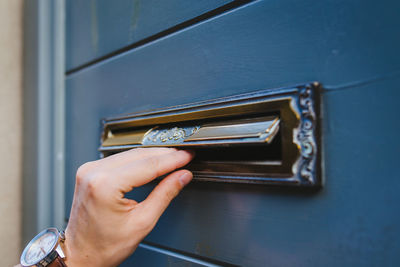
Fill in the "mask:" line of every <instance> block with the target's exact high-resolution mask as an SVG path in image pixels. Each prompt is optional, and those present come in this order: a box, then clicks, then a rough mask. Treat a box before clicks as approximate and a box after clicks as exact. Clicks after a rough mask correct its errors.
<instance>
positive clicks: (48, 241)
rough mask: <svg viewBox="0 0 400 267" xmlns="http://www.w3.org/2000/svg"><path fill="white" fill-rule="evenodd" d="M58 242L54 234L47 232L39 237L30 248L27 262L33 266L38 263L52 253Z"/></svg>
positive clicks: (26, 257)
mask: <svg viewBox="0 0 400 267" xmlns="http://www.w3.org/2000/svg"><path fill="white" fill-rule="evenodd" d="M57 240H58V236H57V234H56V233H54V232H45V233H44V234H43V235H41V236H39V237H38V238H37V239H36V240H35V241H33V243H32V244H31V246H30V247H29V248H28V250H27V252H26V254H25V262H26V263H27V264H31V265H33V264H36V263H38V262H39V261H40V260H42V259H43V258H44V257H45V256H47V254H49V253H50V252H51V250H52V249H53V247H54V246H55V244H56V243H57Z"/></svg>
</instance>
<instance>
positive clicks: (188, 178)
mask: <svg viewBox="0 0 400 267" xmlns="http://www.w3.org/2000/svg"><path fill="white" fill-rule="evenodd" d="M192 178H193V175H192V174H191V173H190V172H189V173H188V172H185V173H184V174H183V175H182V176H181V177H179V182H180V183H181V185H182V186H185V185H187V184H188V183H189V182H190V181H191V180H192Z"/></svg>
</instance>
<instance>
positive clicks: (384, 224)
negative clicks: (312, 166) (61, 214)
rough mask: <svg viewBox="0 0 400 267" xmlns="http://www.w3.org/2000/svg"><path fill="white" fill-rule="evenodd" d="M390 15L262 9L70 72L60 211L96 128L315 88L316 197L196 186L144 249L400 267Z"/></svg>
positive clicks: (247, 261)
mask: <svg viewBox="0 0 400 267" xmlns="http://www.w3.org/2000/svg"><path fill="white" fill-rule="evenodd" d="M399 5H400V4H399V3H398V2H395V1H387V2H386V3H385V5H383V4H379V3H378V2H376V1H361V0H360V1H333V0H332V1H328V0H327V1H309V2H307V3H304V2H298V1H294V0H293V1H291V0H285V1H278V2H276V1H259V2H256V3H254V4H250V5H248V6H246V7H243V8H240V9H237V10H235V11H233V12H230V13H228V14H226V15H223V16H220V17H217V18H215V19H213V20H210V21H207V22H204V23H202V24H199V25H197V26H195V27H192V28H191V29H189V30H187V31H182V32H179V33H177V34H174V35H172V36H169V37H168V38H164V39H162V40H159V41H157V42H153V43H152V44H149V45H145V46H143V47H139V48H136V49H133V50H132V51H129V52H127V53H124V54H121V55H119V56H116V57H115V58H112V59H110V60H106V61H103V62H101V63H99V64H96V65H94V66H91V67H89V68H86V69H84V70H81V71H79V72H76V73H74V74H72V75H69V77H68V78H67V105H68V110H67V142H68V143H67V148H66V149H67V177H70V178H69V180H67V182H68V185H67V188H66V189H67V196H68V205H70V204H71V197H72V192H73V183H74V173H75V170H76V168H77V167H78V166H79V165H80V164H82V163H84V162H86V161H88V160H93V159H96V158H97V157H98V152H97V148H98V146H99V137H100V136H99V135H100V131H101V129H100V119H101V118H103V117H109V116H115V115H120V114H123V113H129V112H136V111H144V110H148V109H153V108H160V107H166V106H171V105H176V104H185V103H190V102H195V101H198V100H207V99H211V98H216V97H221V96H228V95H233V94H237V93H242V92H250V91H255V90H258V89H267V88H275V87H282V86H290V85H293V84H297V83H303V82H305V81H310V80H318V81H320V82H322V83H323V84H324V85H325V87H326V88H327V90H326V91H325V92H324V93H323V101H324V121H323V147H324V154H325V160H324V163H325V178H326V184H325V187H324V188H323V190H321V191H319V192H317V193H310V192H303V191H296V190H289V189H279V188H269V187H257V186H249V185H247V186H245V185H223V184H213V183H210V184H192V185H190V186H189V187H188V188H186V190H185V191H184V192H183V193H182V194H181V195H180V196H179V197H178V198H177V199H176V200H175V201H174V202H173V204H172V205H171V207H169V208H168V210H167V212H166V213H165V214H164V215H163V216H162V217H161V220H160V223H159V224H158V225H157V227H156V228H155V229H154V231H153V232H152V233H151V234H150V235H149V236H148V238H147V239H146V240H147V241H150V242H154V243H157V244H161V245H163V246H166V247H170V248H173V249H177V250H180V251H187V252H188V253H192V254H195V255H200V256H204V257H207V258H214V259H217V260H220V261H223V262H227V263H234V264H239V265H244V266H265V265H269V266H321V265H325V266H396V265H399V263H400V257H399V255H398V253H397V252H398V251H399V249H400V238H399V236H400V227H399V225H400V216H399V214H398V212H397V211H398V208H397V203H399V201H400V195H399V194H398V193H397V191H398V188H399V187H400V184H399V180H398V176H399V175H398V171H397V168H396V166H397V165H396V162H395V160H396V157H397V154H398V151H399V149H400V140H399V139H398V137H397V135H398V132H399V130H400V125H399V124H400V123H399V120H398V118H397V117H398V116H397V114H398V108H397V100H398V99H399V97H400V93H399V91H398V90H397V87H398V84H399V82H400V60H399V59H400V55H399V52H398V49H397V48H398V47H400V46H399V44H400V34H399V31H400V27H399V23H398V19H397V15H396V11H397V10H399ZM372 18H373V19H372ZM152 186H153V185H149V186H146V187H144V188H142V189H137V190H135V192H133V193H132V194H131V195H130V196H131V197H134V198H135V199H136V200H140V199H143V198H144V197H145V196H146V194H147V193H148V192H149V191H150V190H151V188H152ZM166 264H167V263H165V265H166Z"/></svg>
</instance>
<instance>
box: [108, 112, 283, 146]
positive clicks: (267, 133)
mask: <svg viewBox="0 0 400 267" xmlns="http://www.w3.org/2000/svg"><path fill="white" fill-rule="evenodd" d="M278 130H279V119H278V117H277V116H269V117H262V118H257V119H255V120H249V119H244V120H236V121H227V122H220V123H208V124H207V123H206V124H203V125H195V126H182V127H176V126H170V127H162V126H156V127H153V128H148V129H142V130H132V131H123V132H118V131H117V132H115V133H114V132H113V131H112V130H109V131H108V133H107V135H106V136H105V137H104V140H103V144H102V148H101V150H107V147H111V148H112V147H113V146H123V145H132V146H135V145H136V146H142V147H153V146H171V145H173V146H176V147H180V146H198V145H218V144H223V145H229V144H249V143H270V142H271V141H272V140H273V138H274V136H275V135H276V133H277V132H278Z"/></svg>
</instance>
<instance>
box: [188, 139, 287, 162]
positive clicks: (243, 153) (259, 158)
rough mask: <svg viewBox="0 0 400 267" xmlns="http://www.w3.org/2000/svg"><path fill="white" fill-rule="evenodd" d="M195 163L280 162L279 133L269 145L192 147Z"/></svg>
mask: <svg viewBox="0 0 400 267" xmlns="http://www.w3.org/2000/svg"><path fill="white" fill-rule="evenodd" d="M192 149H193V150H194V151H195V152H196V157H195V159H194V161H193V163H197V162H234V161H237V162H243V161H246V162H266V163H267V162H270V163H271V164H274V163H275V164H276V163H279V162H281V161H282V146H281V137H280V135H279V133H278V134H277V136H275V138H274V140H273V141H272V142H271V143H270V144H262V145H256V144H250V145H239V146H229V147H208V148H201V147H193V148H192Z"/></svg>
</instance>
